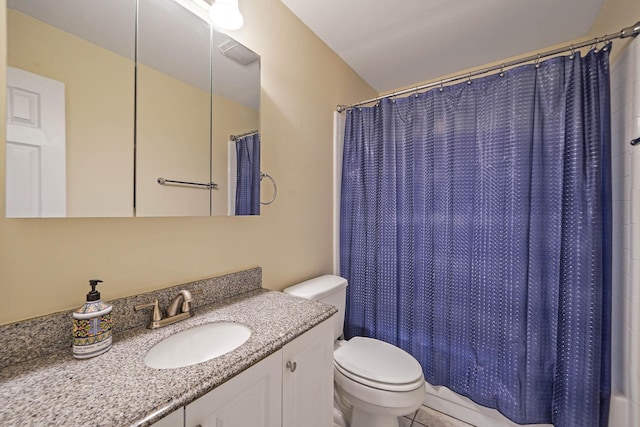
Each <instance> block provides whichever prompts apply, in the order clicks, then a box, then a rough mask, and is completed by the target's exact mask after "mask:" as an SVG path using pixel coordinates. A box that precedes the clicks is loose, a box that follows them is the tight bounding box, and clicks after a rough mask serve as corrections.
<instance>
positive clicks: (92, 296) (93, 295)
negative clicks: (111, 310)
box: [87, 279, 102, 302]
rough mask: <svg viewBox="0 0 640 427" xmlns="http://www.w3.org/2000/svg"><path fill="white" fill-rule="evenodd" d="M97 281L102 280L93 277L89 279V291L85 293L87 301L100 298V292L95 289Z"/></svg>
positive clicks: (100, 281)
mask: <svg viewBox="0 0 640 427" xmlns="http://www.w3.org/2000/svg"><path fill="white" fill-rule="evenodd" d="M98 283H102V280H99V279H93V280H89V286H91V292H89V293H88V294H87V302H90V301H98V300H99V299H100V292H98V291H96V286H98Z"/></svg>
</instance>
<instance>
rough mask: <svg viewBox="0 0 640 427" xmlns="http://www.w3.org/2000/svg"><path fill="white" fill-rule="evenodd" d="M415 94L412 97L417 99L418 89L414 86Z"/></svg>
mask: <svg viewBox="0 0 640 427" xmlns="http://www.w3.org/2000/svg"><path fill="white" fill-rule="evenodd" d="M414 92H415V94H414V95H413V96H414V97H416V98H418V87H417V86H416V88H415V90H414Z"/></svg>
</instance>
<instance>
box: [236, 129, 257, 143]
mask: <svg viewBox="0 0 640 427" xmlns="http://www.w3.org/2000/svg"><path fill="white" fill-rule="evenodd" d="M258 132H259V131H258V130H252V131H249V132H245V133H241V134H239V135H229V139H230V140H232V141H235V140H237V139H240V138H244V137H245V136H249V135H253V134H255V133H258Z"/></svg>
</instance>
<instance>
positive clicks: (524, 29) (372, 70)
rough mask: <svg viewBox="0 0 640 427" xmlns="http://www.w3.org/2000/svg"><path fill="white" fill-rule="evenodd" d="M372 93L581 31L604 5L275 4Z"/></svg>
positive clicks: (496, 1) (451, 1) (569, 1)
mask: <svg viewBox="0 0 640 427" xmlns="http://www.w3.org/2000/svg"><path fill="white" fill-rule="evenodd" d="M281 1H282V3H284V4H285V5H286V6H287V7H288V8H289V9H290V10H291V11H292V12H293V13H294V14H295V15H297V16H298V18H300V20H301V21H302V22H304V23H305V24H306V25H307V26H308V27H309V28H310V29H311V30H312V31H313V32H314V33H315V34H316V35H318V37H320V38H321V39H322V40H323V41H324V42H325V43H326V44H327V45H328V46H329V47H330V48H331V49H333V50H334V51H335V52H336V53H337V54H338V55H339V56H340V57H341V58H342V59H343V60H344V61H345V62H346V63H347V64H349V65H350V66H351V67H352V68H353V69H354V70H355V71H356V72H357V73H358V74H359V75H360V76H361V77H362V78H363V79H364V80H365V81H366V82H367V83H369V85H371V86H372V87H373V88H374V89H376V90H377V91H378V92H386V91H390V90H393V89H397V88H400V87H404V86H410V85H414V84H417V83H419V82H422V81H425V80H430V79H435V78H437V77H441V76H444V75H446V74H451V73H456V72H458V71H462V70H465V69H468V68H472V67H477V66H480V65H483V64H487V63H490V62H493V61H499V60H501V59H505V58H509V57H512V56H515V55H519V54H523V53H527V52H531V51H536V50H541V49H543V48H545V47H548V46H551V45H554V44H558V43H563V42H566V41H569V40H573V39H576V38H579V37H583V36H585V35H587V34H588V32H589V30H590V28H591V26H592V25H593V22H594V21H595V19H596V16H597V15H598V12H599V11H600V8H601V6H602V4H603V3H604V0H388V1H383V0H349V1H344V0H323V1H318V0H315V1H312V0H281Z"/></svg>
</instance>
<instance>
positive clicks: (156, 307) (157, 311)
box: [133, 299, 162, 322]
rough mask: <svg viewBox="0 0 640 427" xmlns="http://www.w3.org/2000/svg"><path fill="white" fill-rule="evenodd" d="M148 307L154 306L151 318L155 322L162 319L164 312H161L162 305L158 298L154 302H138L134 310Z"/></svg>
mask: <svg viewBox="0 0 640 427" xmlns="http://www.w3.org/2000/svg"><path fill="white" fill-rule="evenodd" d="M147 307H153V312H152V313H151V320H152V321H153V322H157V321H159V320H162V313H161V312H160V306H159V305H158V300H157V299H154V300H153V302H148V303H146V304H138V305H136V306H134V307H133V309H134V311H139V310H142V309H143V308H147Z"/></svg>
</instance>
